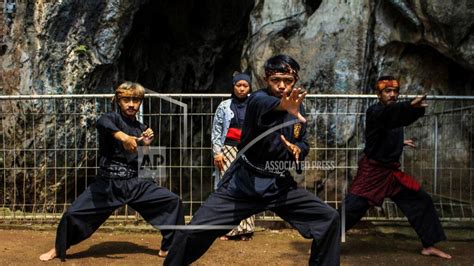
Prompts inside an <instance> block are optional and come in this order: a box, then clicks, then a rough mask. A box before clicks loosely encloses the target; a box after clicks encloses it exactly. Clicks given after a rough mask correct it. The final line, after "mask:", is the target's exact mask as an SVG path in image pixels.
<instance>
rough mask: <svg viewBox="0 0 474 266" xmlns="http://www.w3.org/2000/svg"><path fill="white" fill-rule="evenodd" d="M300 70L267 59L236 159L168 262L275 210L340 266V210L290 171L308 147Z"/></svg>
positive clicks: (284, 60)
mask: <svg viewBox="0 0 474 266" xmlns="http://www.w3.org/2000/svg"><path fill="white" fill-rule="evenodd" d="M299 68H300V67H299V65H298V63H297V62H296V61H295V60H294V59H293V58H291V57H289V56H286V55H278V56H274V57H272V58H270V59H268V60H267V62H266V63H265V81H266V82H267V88H264V89H261V90H258V91H256V92H254V93H252V94H251V95H250V96H249V99H248V105H247V111H246V114H245V121H244V125H243V128H242V139H241V143H240V144H239V154H238V156H237V157H238V158H237V159H236V160H235V161H234V163H233V164H232V165H231V166H230V167H229V169H228V170H227V172H226V173H225V175H224V176H223V178H222V179H221V181H220V183H219V185H218V188H217V190H216V191H215V192H214V193H213V194H212V195H211V196H210V197H209V198H208V199H207V200H206V202H205V203H204V204H203V205H202V206H201V207H200V208H199V210H198V211H197V212H196V213H195V214H194V216H193V219H192V220H191V222H190V224H189V225H188V226H190V229H189V230H180V231H178V232H177V233H176V236H175V240H174V241H175V242H173V245H172V247H171V249H170V253H169V255H168V256H167V258H166V260H165V265H187V264H190V263H192V262H193V261H195V260H197V259H198V258H200V257H201V256H202V255H203V254H204V253H205V252H206V250H207V249H208V248H209V247H210V246H211V244H212V243H213V242H214V240H215V239H216V238H217V237H219V236H221V235H224V234H226V233H227V232H228V231H229V230H230V229H232V228H233V227H234V226H236V225H238V224H239V222H240V221H241V220H242V219H245V218H247V217H249V216H251V215H253V214H256V213H259V212H262V211H265V210H271V211H273V212H275V213H276V214H278V215H279V216H280V217H282V218H283V219H284V220H285V221H287V222H289V223H290V224H291V225H292V226H294V227H295V228H296V229H297V230H298V231H299V232H300V233H301V234H302V235H303V236H304V237H305V238H312V239H313V243H312V247H311V256H310V259H309V263H310V264H311V265H339V252H340V228H339V215H338V213H337V211H336V210H334V209H333V208H332V207H330V206H329V205H327V204H325V203H324V202H323V201H321V200H320V199H319V198H318V197H316V196H315V195H314V194H312V193H310V192H308V191H307V190H305V189H303V188H298V187H297V186H296V182H295V181H294V180H293V177H292V176H291V175H290V174H289V172H288V168H289V167H290V166H291V165H297V163H298V162H299V161H301V160H304V157H305V156H306V155H307V154H308V151H309V147H308V143H307V140H306V124H305V122H306V120H305V118H304V116H303V115H304V108H303V106H302V101H303V99H304V97H305V96H306V93H302V91H301V89H300V88H298V89H293V86H294V85H295V83H296V81H297V79H298V71H299ZM295 117H296V118H297V119H295ZM225 226H228V228H224V227H225Z"/></svg>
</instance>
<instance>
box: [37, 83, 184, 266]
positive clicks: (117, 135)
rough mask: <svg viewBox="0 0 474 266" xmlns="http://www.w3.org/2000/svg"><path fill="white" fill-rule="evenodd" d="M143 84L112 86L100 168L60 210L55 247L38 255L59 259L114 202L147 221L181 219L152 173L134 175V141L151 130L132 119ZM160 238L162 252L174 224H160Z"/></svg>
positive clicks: (100, 125) (101, 123) (102, 125)
mask: <svg viewBox="0 0 474 266" xmlns="http://www.w3.org/2000/svg"><path fill="white" fill-rule="evenodd" d="M144 95H145V89H144V88H143V87H142V86H141V85H140V84H138V83H132V82H125V83H123V84H121V85H120V86H119V87H118V88H117V90H116V91H115V97H114V102H116V103H117V105H118V106H119V108H120V112H109V113H106V114H104V115H102V116H101V117H100V119H99V120H98V121H97V124H96V127H97V130H98V132H99V156H100V158H99V174H98V176H97V178H96V181H95V182H94V183H92V184H91V185H90V186H89V187H88V188H87V189H86V190H85V191H84V192H83V193H82V194H81V195H80V196H79V197H78V198H77V199H76V200H75V201H74V202H73V203H72V205H71V207H70V208H69V209H68V210H67V211H66V212H65V213H64V215H63V217H62V218H61V221H60V223H59V226H58V229H57V234H56V244H55V247H54V248H52V249H51V250H50V251H48V252H46V253H44V254H42V255H41V256H40V260H42V261H48V260H51V259H54V258H56V257H60V258H61V260H64V259H65V257H66V250H67V249H68V248H69V247H70V246H71V245H74V244H77V243H79V242H81V241H83V240H85V239H87V238H88V237H90V236H91V235H92V233H94V232H95V231H96V230H97V229H98V228H99V226H100V225H101V224H103V223H104V222H105V221H106V220H107V218H108V217H109V216H110V215H111V214H112V212H113V211H114V210H116V209H117V208H119V207H121V206H123V205H125V204H128V205H129V206H130V207H132V208H133V209H134V210H136V211H137V212H138V213H140V215H141V216H142V217H143V218H144V219H145V220H146V221H147V222H149V223H150V224H152V225H153V226H155V227H159V226H160V225H168V226H169V225H177V224H179V225H183V224H184V216H183V210H182V206H181V200H180V199H179V197H178V196H177V195H175V194H173V193H171V192H170V191H169V190H167V189H166V188H162V187H159V186H157V185H156V184H155V183H154V182H153V180H152V179H151V178H149V179H148V178H138V153H137V145H138V144H137V142H143V145H150V143H151V141H152V139H153V130H151V128H147V126H146V125H144V124H142V123H140V122H139V121H137V120H136V117H135V115H136V114H137V112H138V110H139V108H140V105H141V103H142V100H143V97H144ZM161 234H162V236H163V240H162V242H161V248H160V251H159V253H158V255H159V256H161V257H164V256H166V254H167V250H168V249H169V247H170V245H171V242H172V238H173V235H174V231H173V230H161Z"/></svg>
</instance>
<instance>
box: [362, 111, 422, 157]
mask: <svg viewBox="0 0 474 266" xmlns="http://www.w3.org/2000/svg"><path fill="white" fill-rule="evenodd" d="M424 114H425V108H414V107H412V106H411V105H410V102H398V103H394V104H388V105H384V104H382V103H381V102H379V103H377V104H374V105H372V106H370V107H369V109H367V113H366V129H365V149H364V153H365V155H366V156H367V157H368V158H369V159H372V160H375V161H378V162H382V163H392V162H398V161H399V160H400V156H401V154H402V152H403V141H404V134H403V127H405V126H408V125H410V124H412V123H413V122H415V121H416V120H417V119H418V118H420V117H422V116H423V115H424Z"/></svg>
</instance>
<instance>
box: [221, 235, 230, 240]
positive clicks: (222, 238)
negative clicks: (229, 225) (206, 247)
mask: <svg viewBox="0 0 474 266" xmlns="http://www.w3.org/2000/svg"><path fill="white" fill-rule="evenodd" d="M219 239H220V240H223V241H227V240H229V238H228V237H227V236H221V237H220V238H219Z"/></svg>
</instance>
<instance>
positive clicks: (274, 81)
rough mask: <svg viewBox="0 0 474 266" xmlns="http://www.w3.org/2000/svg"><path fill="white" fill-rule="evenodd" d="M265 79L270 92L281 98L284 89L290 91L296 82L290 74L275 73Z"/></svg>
mask: <svg viewBox="0 0 474 266" xmlns="http://www.w3.org/2000/svg"><path fill="white" fill-rule="evenodd" d="M265 81H266V82H267V85H268V89H269V90H270V93H271V94H272V95H273V96H276V97H278V98H281V97H283V92H284V91H285V90H286V89H288V90H290V91H291V90H292V89H293V86H294V85H295V83H296V78H295V76H293V75H291V74H283V73H275V74H273V75H271V76H269V77H267V78H265Z"/></svg>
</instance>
